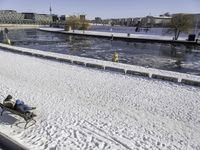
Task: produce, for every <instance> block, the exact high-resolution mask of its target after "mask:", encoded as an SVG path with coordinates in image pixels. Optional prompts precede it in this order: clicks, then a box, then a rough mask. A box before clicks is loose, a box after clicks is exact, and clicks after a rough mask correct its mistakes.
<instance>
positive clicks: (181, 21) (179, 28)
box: [169, 14, 192, 40]
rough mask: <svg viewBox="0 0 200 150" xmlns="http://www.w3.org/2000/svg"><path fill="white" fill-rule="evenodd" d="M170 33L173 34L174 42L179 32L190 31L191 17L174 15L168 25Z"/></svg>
mask: <svg viewBox="0 0 200 150" xmlns="http://www.w3.org/2000/svg"><path fill="white" fill-rule="evenodd" d="M169 27H170V29H169V30H170V31H173V32H174V40H178V37H179V35H180V33H181V32H188V31H189V30H190V29H192V17H191V16H190V15H184V14H176V15H174V16H173V17H172V19H171V22H170V24H169Z"/></svg>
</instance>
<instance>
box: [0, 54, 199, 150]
mask: <svg viewBox="0 0 200 150" xmlns="http://www.w3.org/2000/svg"><path fill="white" fill-rule="evenodd" d="M0 64H1V65H0V95H1V99H2V100H3V98H5V96H6V95H7V94H11V95H13V96H14V97H16V98H20V99H23V100H24V101H25V102H27V103H28V104H30V105H34V106H36V107H37V109H36V110H35V113H36V114H37V115H38V117H37V118H36V119H37V123H36V125H35V126H31V127H30V128H28V129H26V130H24V129H23V127H24V121H23V119H22V118H19V117H16V116H13V115H11V114H9V113H5V114H4V115H3V117H2V118H1V119H0V129H1V131H2V132H3V133H4V134H6V135H8V136H10V137H11V138H13V139H15V140H16V141H18V142H20V143H21V144H23V145H25V146H27V147H28V148H30V149H37V150H38V149H41V150H42V149H70V148H71V149H76V150H77V149H81V150H82V149H98V150H100V149H120V150H123V149H137V148H138V149H153V150H155V149H167V150H168V149H183V150H184V149H194V150H195V149H200V144H199V141H200V112H199V109H200V102H199V99H200V89H199V88H195V87H191V86H183V85H178V84H175V83H169V82H163V81H159V80H152V79H151V80H149V79H148V78H140V77H134V76H133V77H130V76H124V75H122V74H115V73H111V72H104V71H101V70H93V69H88V68H83V67H79V66H73V65H70V64H65V63H59V62H53V61H49V60H43V59H38V58H35V57H30V56H24V55H18V54H13V53H10V52H5V51H0Z"/></svg>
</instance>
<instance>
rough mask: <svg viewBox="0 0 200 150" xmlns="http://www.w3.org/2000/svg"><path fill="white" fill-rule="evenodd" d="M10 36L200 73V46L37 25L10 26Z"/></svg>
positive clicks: (54, 48) (36, 45)
mask: <svg viewBox="0 0 200 150" xmlns="http://www.w3.org/2000/svg"><path fill="white" fill-rule="evenodd" d="M99 28H100V27H99ZM101 28H102V27H101ZM91 30H100V31H101V30H102V31H105V30H106V31H107V30H109V29H106V27H105V28H103V29H98V28H93V29H91ZM129 30H133V31H132V32H134V29H132V28H126V30H123V29H122V28H121V27H118V29H117V28H116V29H113V30H112V31H113V32H122V31H124V32H128V31H129ZM154 30H155V31H154ZM157 30H158V31H157ZM157 30H156V29H151V31H149V33H148V34H150V32H152V33H155V34H158V33H160V32H161V29H157ZM132 32H130V33H132ZM144 34H145V33H144ZM9 38H10V39H11V40H12V41H13V44H14V45H16V46H21V47H28V48H33V49H39V50H43V51H51V52H55V53H62V54H68V55H76V56H81V57H89V58H95V59H100V60H106V61H110V60H111V58H112V55H113V53H114V51H117V52H118V53H119V61H120V62H121V63H126V64H133V65H139V66H145V67H152V68H158V69H163V70H171V71H177V72H186V73H190V74H196V75H200V47H199V46H198V47H195V46H185V45H175V44H161V43H140V42H125V41H112V40H110V39H103V38H94V37H84V36H71V35H64V34H57V33H49V32H43V31H39V30H37V29H25V30H22V29H21V30H10V31H9ZM178 60H181V67H180V66H178V65H177V61H178Z"/></svg>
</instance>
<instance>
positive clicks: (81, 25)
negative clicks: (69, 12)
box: [65, 15, 89, 30]
mask: <svg viewBox="0 0 200 150" xmlns="http://www.w3.org/2000/svg"><path fill="white" fill-rule="evenodd" d="M69 26H70V27H71V28H72V30H77V29H78V30H86V29H87V28H88V27H89V22H88V21H87V20H81V18H80V16H75V15H73V16H69V17H68V18H67V24H66V27H65V28H67V27H69Z"/></svg>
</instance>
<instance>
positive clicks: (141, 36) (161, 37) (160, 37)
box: [39, 28, 187, 41]
mask: <svg viewBox="0 0 200 150" xmlns="http://www.w3.org/2000/svg"><path fill="white" fill-rule="evenodd" d="M39 30H43V31H51V32H61V33H71V34H84V35H96V36H105V37H110V36H113V37H122V38H138V39H154V40H172V39H173V36H168V35H147V34H130V36H129V37H127V33H114V32H103V31H85V30H84V31H83V30H71V31H64V29H60V28H39ZM179 40H180V41H185V40H187V37H179Z"/></svg>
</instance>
